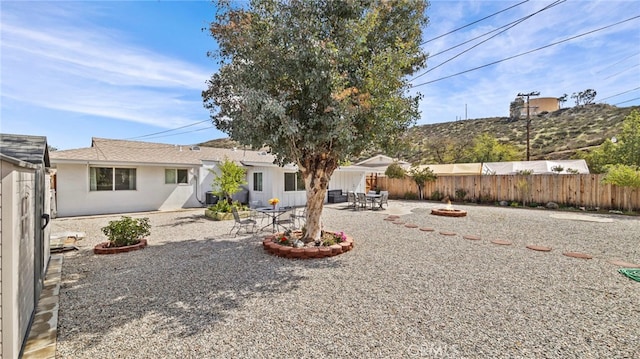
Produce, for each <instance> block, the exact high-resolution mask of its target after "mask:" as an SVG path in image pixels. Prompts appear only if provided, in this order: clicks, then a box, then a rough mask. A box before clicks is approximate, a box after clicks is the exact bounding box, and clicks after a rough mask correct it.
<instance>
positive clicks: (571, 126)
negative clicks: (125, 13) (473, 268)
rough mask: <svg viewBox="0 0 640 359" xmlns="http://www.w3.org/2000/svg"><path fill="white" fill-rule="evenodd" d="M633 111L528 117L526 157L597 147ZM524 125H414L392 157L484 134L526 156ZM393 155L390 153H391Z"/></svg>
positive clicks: (425, 152)
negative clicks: (528, 145)
mask: <svg viewBox="0 0 640 359" xmlns="http://www.w3.org/2000/svg"><path fill="white" fill-rule="evenodd" d="M633 109H640V106H635V107H615V106H611V105H606V104H594V105H589V106H580V107H572V108H566V109H560V110H558V111H555V112H550V113H542V114H539V115H536V116H532V117H531V131H530V145H531V159H569V158H571V157H572V156H573V155H574V154H575V153H576V151H578V150H586V151H588V150H589V149H591V148H593V147H594V146H598V145H600V144H601V143H602V142H603V141H604V140H605V139H606V138H611V137H612V136H615V135H617V134H619V133H620V131H621V128H622V121H623V119H624V118H625V117H626V116H627V115H628V114H629V113H630V112H631V111H632V110H633ZM526 126H527V121H526V120H525V119H519V120H511V119H509V118H507V117H491V118H480V119H472V120H463V121H455V122H444V123H436V124H430V125H421V126H415V127H412V128H411V129H409V130H408V131H407V133H406V141H402V142H404V143H409V144H411V145H410V146H408V147H407V148H406V149H404V150H402V152H401V153H399V154H397V155H398V157H400V158H402V159H404V160H407V161H409V162H411V163H420V162H422V163H425V162H432V161H428V160H425V159H426V158H428V157H429V153H432V150H431V149H432V148H433V147H434V146H439V145H441V144H442V143H443V142H446V141H453V142H459V143H462V142H464V141H470V140H471V139H473V138H475V137H476V136H478V135H480V134H483V133H489V134H491V135H492V136H494V137H495V138H497V139H498V140H499V141H500V142H503V143H510V144H513V145H516V146H517V147H519V148H521V149H522V154H523V155H522V156H523V158H522V159H523V160H524V159H525V153H526V141H527V127H526ZM201 145H202V146H210V147H223V148H233V147H241V146H239V145H238V144H237V143H235V142H234V141H231V140H230V139H228V138H224V139H217V140H212V141H207V142H205V143H202V144H201ZM377 153H381V152H380V151H372V152H371V153H366V154H363V155H362V156H360V157H359V158H357V159H354V161H357V160H360V159H364V158H368V157H370V156H372V155H374V154H377ZM393 155H394V157H395V156H396V154H393Z"/></svg>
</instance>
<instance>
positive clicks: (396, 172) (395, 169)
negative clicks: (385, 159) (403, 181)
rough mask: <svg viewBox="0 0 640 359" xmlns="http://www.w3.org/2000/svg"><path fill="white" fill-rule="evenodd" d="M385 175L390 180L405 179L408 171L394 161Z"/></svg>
mask: <svg viewBox="0 0 640 359" xmlns="http://www.w3.org/2000/svg"><path fill="white" fill-rule="evenodd" d="M384 174H385V176H387V177H389V178H404V176H405V175H406V171H405V170H404V168H402V166H400V164H399V163H398V161H394V162H393V163H391V164H390V165H389V166H387V169H386V170H385V171H384Z"/></svg>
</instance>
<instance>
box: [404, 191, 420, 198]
mask: <svg viewBox="0 0 640 359" xmlns="http://www.w3.org/2000/svg"><path fill="white" fill-rule="evenodd" d="M404 199H418V195H417V194H416V193H415V192H409V191H407V192H405V193H404Z"/></svg>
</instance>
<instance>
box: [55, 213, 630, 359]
mask: <svg viewBox="0 0 640 359" xmlns="http://www.w3.org/2000/svg"><path fill="white" fill-rule="evenodd" d="M390 205H391V208H389V209H388V210H386V211H377V212H373V211H360V212H354V211H352V210H350V209H345V204H333V205H329V206H327V207H325V210H324V212H323V222H324V225H325V227H326V228H327V229H332V230H336V231H345V232H346V233H348V234H349V235H351V236H352V237H353V238H354V241H355V247H354V249H353V250H352V251H349V252H347V253H345V254H342V255H339V256H336V257H330V258H323V259H311V260H291V259H285V258H280V257H276V256H272V255H269V254H267V253H266V252H265V251H264V250H263V249H262V243H261V240H262V235H256V236H252V235H241V236H238V237H235V238H234V237H233V236H229V235H228V233H229V229H230V228H231V226H232V225H233V223H232V222H231V221H224V222H214V221H211V220H208V219H206V218H205V217H204V216H203V212H204V210H203V209H198V210H185V211H179V212H167V213H146V214H135V215H134V217H140V216H145V217H149V218H150V220H151V224H152V226H153V228H152V230H151V236H150V237H149V246H148V247H147V248H145V249H143V250H140V251H134V252H129V253H124V254H118V255H104V256H96V255H94V254H93V252H92V248H93V246H94V245H95V244H97V243H99V242H103V241H104V240H105V239H106V238H105V237H104V236H103V235H102V233H101V232H100V227H102V226H105V225H106V224H107V223H108V221H109V220H113V219H117V218H119V216H101V217H91V218H60V219H55V220H54V221H53V222H52V223H53V228H52V231H53V233H56V232H63V231H82V232H85V233H86V234H87V237H86V238H85V239H83V240H82V241H80V242H79V243H78V245H79V247H80V250H79V251H76V252H68V253H66V254H65V258H64V263H63V277H62V286H61V289H60V312H59V321H58V325H59V326H58V343H57V357H58V358H412V357H415V358H420V357H423V358H638V357H640V305H639V303H640V283H638V282H635V281H633V280H630V279H629V278H627V277H625V276H623V275H621V274H619V273H618V272H617V269H618V267H617V266H615V265H613V264H611V263H609V262H608V261H609V260H611V259H620V260H624V261H627V262H632V263H640V219H639V218H637V217H635V218H633V217H623V216H617V215H611V216H608V215H596V214H590V213H575V214H578V215H582V216H590V217H592V218H595V217H597V218H599V219H608V218H610V219H613V221H612V222H610V223H601V222H592V221H578V220H571V219H566V218H554V217H553V214H556V215H557V214H559V213H565V212H552V211H548V210H534V209H514V208H497V207H482V206H456V208H459V209H465V210H467V211H468V216H467V217H464V218H446V217H437V216H433V215H430V214H429V213H430V209H431V208H435V207H441V205H439V204H437V203H432V202H417V201H416V202H411V201H407V202H404V201H390ZM389 213H405V214H404V215H402V216H401V220H402V221H404V222H406V223H415V224H417V225H419V226H420V227H433V228H435V231H434V232H424V231H420V230H419V229H415V228H407V227H405V226H404V225H398V224H393V223H391V222H389V221H384V220H383V219H384V218H385V216H386V215H387V214H389ZM439 231H452V232H456V233H457V235H455V236H444V235H441V234H440V233H439ZM263 234H264V233H263ZM463 235H476V236H480V237H481V238H482V239H481V240H475V241H473V240H467V239H463V237H462V236H463ZM492 239H504V240H509V241H512V242H513V245H511V246H500V245H496V244H493V243H491V242H490V240H492ZM529 244H536V245H544V246H550V247H552V248H553V250H552V251H551V252H536V251H532V250H530V249H527V248H525V246H526V245H529ZM566 251H574V252H584V253H588V254H590V255H593V257H594V258H593V259H590V260H585V259H577V258H570V257H567V256H564V255H563V254H562V253H563V252H566Z"/></svg>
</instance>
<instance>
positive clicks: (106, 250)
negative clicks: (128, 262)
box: [93, 239, 147, 254]
mask: <svg viewBox="0 0 640 359" xmlns="http://www.w3.org/2000/svg"><path fill="white" fill-rule="evenodd" d="M108 245H109V242H102V243H98V244H96V246H95V247H93V253H94V254H118V253H126V252H131V251H136V250H138V249H142V248H144V247H146V246H147V240H146V239H141V240H140V242H138V243H136V244H132V245H130V246H122V247H107V246H108Z"/></svg>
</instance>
